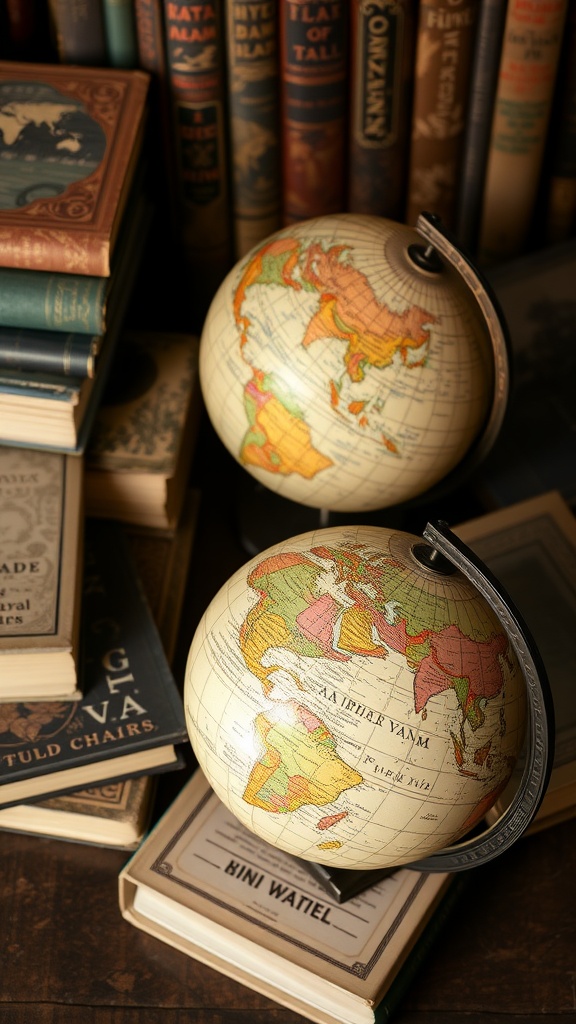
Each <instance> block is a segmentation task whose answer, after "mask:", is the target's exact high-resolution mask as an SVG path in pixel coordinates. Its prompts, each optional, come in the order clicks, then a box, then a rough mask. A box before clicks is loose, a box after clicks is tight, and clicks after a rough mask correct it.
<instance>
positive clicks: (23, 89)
mask: <svg viewBox="0 0 576 1024" xmlns="http://www.w3.org/2000/svg"><path fill="white" fill-rule="evenodd" d="M148 82H149V76H148V75H147V74H146V73H145V72H143V71H124V70H119V69H112V68H92V67H90V68H88V67H72V66H69V65H65V64H54V65H51V64H27V63H24V62H22V63H18V62H10V61H4V62H2V64H1V66H0V162H1V163H0V165H1V166H2V175H1V181H2V187H1V191H0V266H3V267H17V268H21V269H24V270H44V271H59V272H61V273H74V274H88V275H91V276H96V277H107V276H108V275H109V274H110V261H111V258H112V254H113V251H114V247H115V245H116V239H117V236H118V231H119V227H120V223H121V220H122V216H123V213H124V209H125V206H126V201H127V198H128V194H129V192H130V187H131V184H132V180H133V177H134V173H135V170H136V167H137V166H138V163H139V159H140V153H141V147H142V139H143V126H144V121H145V112H146V95H147V90H148Z"/></svg>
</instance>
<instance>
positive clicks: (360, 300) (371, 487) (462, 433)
mask: <svg viewBox="0 0 576 1024" xmlns="http://www.w3.org/2000/svg"><path fill="white" fill-rule="evenodd" d="M414 247H416V251H418V250H420V249H421V248H422V238H421V236H420V235H419V234H418V233H417V231H416V230H415V229H412V228H409V227H406V226H404V225H401V224H397V223H395V222H393V221H390V220H385V219H382V218H378V217H369V216H355V215H352V214H336V215H334V216H327V217H321V218H317V219H314V220H309V221H304V222H302V223H300V224H297V225H293V226H291V227H289V228H286V229H284V230H282V231H280V232H278V233H277V234H275V235H273V236H271V237H270V238H269V239H267V240H266V241H265V242H263V243H262V244H261V245H260V246H257V247H256V248H254V249H252V250H251V252H250V253H249V254H248V255H247V256H246V257H245V258H244V259H243V260H242V261H241V262H240V263H238V264H237V265H236V267H234V268H233V269H232V271H231V272H230V273H229V274H228V276H227V277H226V278H225V280H224V281H223V283H222V285H221V286H220V288H219V290H218V291H217V293H216V295H215V297H214V299H213V301H212V304H211V306H210V309H209V311H208V315H207V318H206V321H205V325H204V328H203V332H202V336H201V345H200V381H201V386H202V391H203V396H204V400H205V403H206V407H207V410H208V414H209V416H210V419H211V421H212V424H213V426H214V428H215V430H216V432H217V434H218V435H219V437H220V439H221V440H222V442H223V443H224V445H225V446H226V448H227V449H228V450H229V452H231V454H232V455H233V456H234V457H235V458H236V459H237V460H238V461H239V462H240V463H241V465H242V466H244V467H245V469H246V470H247V471H248V472H249V473H251V474H252V475H253V476H254V477H255V478H256V479H257V480H258V481H259V482H260V483H261V484H264V485H266V486H267V487H268V488H270V489H271V490H273V491H276V492H277V493H278V494H280V495H282V496H283V497H285V498H289V499H291V500H293V501H296V502H300V503H302V504H304V505H308V506H312V507H315V508H320V509H329V510H333V511H344V512H348V511H357V512H362V511H370V510H373V509H377V508H384V507H388V506H391V505H397V504H400V503H404V502H406V501H408V500H411V499H413V498H415V497H417V496H419V495H421V494H423V493H424V492H426V491H428V490H430V488H432V487H433V486H434V485H436V484H438V483H439V482H440V481H443V480H445V479H446V477H447V476H448V475H449V474H450V473H452V472H453V471H454V470H455V468H456V467H458V466H459V465H460V464H461V462H462V460H463V459H464V458H465V456H466V455H467V453H468V452H469V451H470V450H471V449H472V448H473V446H474V445H475V444H476V443H477V441H478V438H479V437H480V436H482V432H483V430H484V427H485V424H486V421H487V418H488V417H489V416H490V411H491V408H492V403H493V400H494V393H495V361H494V353H493V347H492V344H491V340H490V334H489V330H488V327H487V320H486V316H485V314H484V311H483V310H482V309H481V305H479V303H478V301H477V298H476V297H475V293H477V292H478V288H472V289H471V288H469V287H468V285H467V284H465V283H464V281H463V278H462V276H461V273H460V272H459V271H457V270H456V269H455V268H454V266H452V265H450V264H449V263H448V262H446V261H439V262H438V263H437V264H434V263H429V264H427V263H426V262H424V263H423V264H419V263H418V262H416V261H415V260H414V258H413V256H412V255H411V253H412V252H413V251H414ZM457 262H458V261H457ZM459 262H460V264H463V262H464V261H462V260H460V261H459Z"/></svg>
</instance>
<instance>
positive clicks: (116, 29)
mask: <svg viewBox="0 0 576 1024" xmlns="http://www.w3.org/2000/svg"><path fill="white" fill-rule="evenodd" d="M102 3H103V16H104V34H105V39H106V53H107V56H108V63H109V64H110V65H111V66H112V67H113V68H135V67H136V65H137V62H138V48H137V45H136V25H135V22H134V7H133V4H132V0H102Z"/></svg>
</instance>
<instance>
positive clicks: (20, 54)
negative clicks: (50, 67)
mask: <svg viewBox="0 0 576 1024" xmlns="http://www.w3.org/2000/svg"><path fill="white" fill-rule="evenodd" d="M2 30H3V31H5V33H6V43H5V46H4V48H3V49H4V50H5V52H6V56H7V57H8V58H9V59H10V60H26V61H49V60H50V59H53V57H54V54H53V51H52V47H51V45H50V33H49V25H48V16H47V11H46V9H45V7H44V3H43V2H42V0H6V2H5V10H4V21H3V24H2Z"/></svg>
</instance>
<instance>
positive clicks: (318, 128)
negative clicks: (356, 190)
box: [279, 0, 349, 224]
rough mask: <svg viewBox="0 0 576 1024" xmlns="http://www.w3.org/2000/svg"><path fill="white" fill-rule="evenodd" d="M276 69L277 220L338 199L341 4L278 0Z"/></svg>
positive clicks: (335, 207) (343, 114) (343, 123)
mask: <svg viewBox="0 0 576 1024" xmlns="http://www.w3.org/2000/svg"><path fill="white" fill-rule="evenodd" d="M279 10H280V17H279V34H280V36H279V37H280V50H279V69H280V72H279V73H280V109H281V129H282V133H281V150H282V178H283V222H284V223H285V224H293V223H294V222H295V221H299V220H304V219H306V218H308V217H318V216H322V215H324V214H328V213H339V212H340V211H341V210H343V209H344V208H345V203H346V165H347V159H346V157H347V147H348V116H347V115H348V74H349V63H348V62H349V53H348V30H349V21H348V8H347V6H346V5H345V4H340V3H336V4H326V3H323V2H322V0H312V2H311V3H301V2H299V0H282V3H281V4H280V8H279Z"/></svg>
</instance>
